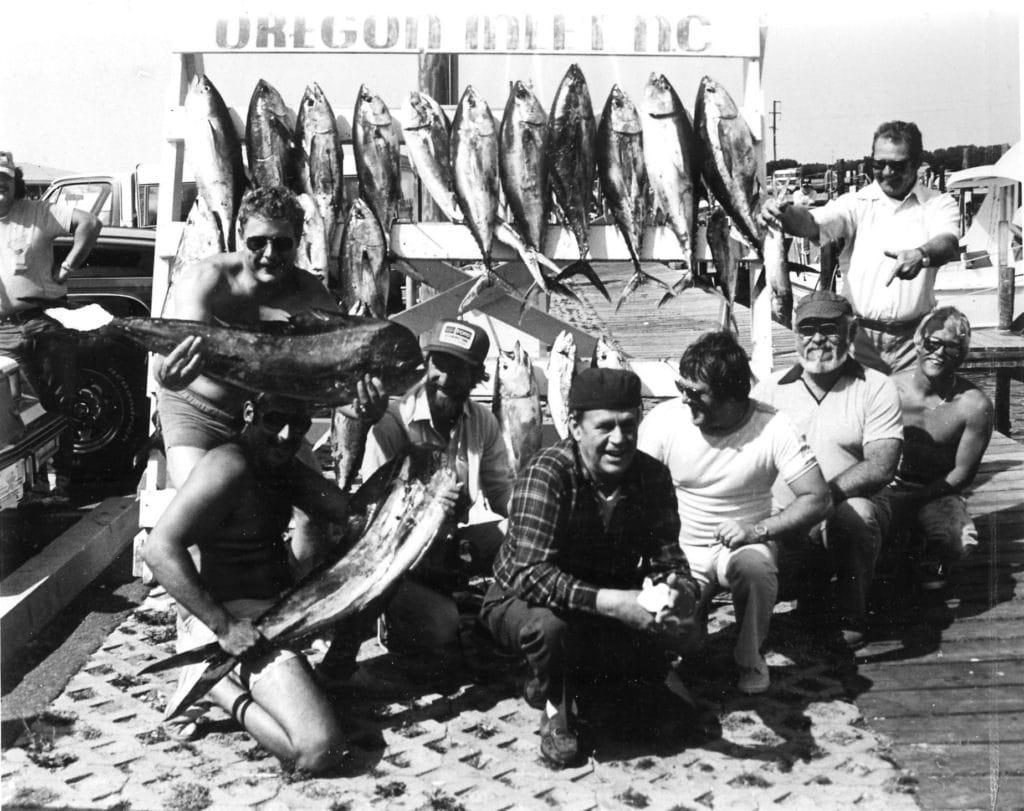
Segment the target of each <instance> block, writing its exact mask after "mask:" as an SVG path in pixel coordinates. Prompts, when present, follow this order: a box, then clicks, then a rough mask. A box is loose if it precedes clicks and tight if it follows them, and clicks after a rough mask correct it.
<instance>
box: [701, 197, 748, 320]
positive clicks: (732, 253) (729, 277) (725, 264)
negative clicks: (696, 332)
mask: <svg viewBox="0 0 1024 811" xmlns="http://www.w3.org/2000/svg"><path fill="white" fill-rule="evenodd" d="M731 232H732V226H731V224H730V223H729V215H728V214H726V213H725V209H722V208H716V209H715V210H714V211H712V212H711V214H710V216H709V217H708V227H707V238H708V248H710V249H711V260H712V262H713V263H714V265H715V271H716V275H717V276H718V288H719V291H720V292H721V294H722V298H724V299H725V308H724V312H723V313H722V324H721V327H722V329H731V330H732V331H733V332H734V333H735V334H737V335H738V334H739V331H740V330H739V325H738V324H737V323H736V315H735V307H736V288H737V286H738V285H739V279H740V254H741V253H742V251H743V245H742V244H741V243H739V242H737V241H736V240H735V239H733V238H732V236H731Z"/></svg>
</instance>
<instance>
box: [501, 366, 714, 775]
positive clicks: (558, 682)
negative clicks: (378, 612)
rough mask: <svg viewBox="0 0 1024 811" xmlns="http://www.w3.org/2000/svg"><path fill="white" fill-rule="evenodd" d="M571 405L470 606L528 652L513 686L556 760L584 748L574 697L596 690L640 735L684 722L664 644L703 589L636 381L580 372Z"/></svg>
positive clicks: (675, 640)
mask: <svg viewBox="0 0 1024 811" xmlns="http://www.w3.org/2000/svg"><path fill="white" fill-rule="evenodd" d="M568 405H569V412H570V418H569V426H570V432H571V436H570V437H568V438H566V439H563V440H561V441H559V442H557V443H556V444H555V445H552V446H550V447H548V448H545V449H543V450H541V451H540V452H539V453H537V454H536V455H534V457H533V459H532V461H531V462H530V464H529V465H528V466H527V467H526V468H525V469H524V470H523V472H522V473H521V474H520V475H519V477H518V478H517V480H516V485H515V489H514V491H513V495H512V507H511V513H510V516H509V529H508V534H507V535H506V538H505V541H504V543H503V544H502V546H501V549H500V551H499V553H498V558H497V560H496V562H495V565H494V575H495V582H494V584H493V585H492V586H491V588H490V590H489V591H488V593H487V596H486V597H485V598H484V605H483V607H482V609H481V620H482V621H483V623H484V624H485V625H486V626H487V627H488V629H489V630H490V631H491V633H492V634H493V635H494V638H495V639H496V640H497V642H498V643H499V644H500V645H501V646H502V647H504V648H507V649H509V650H511V651H514V652H517V653H520V654H522V655H524V656H525V657H526V659H527V662H528V664H529V666H530V669H531V677H530V678H529V680H528V681H527V683H526V687H525V690H524V696H525V698H526V701H527V703H529V704H530V705H531V706H533V707H535V708H537V709H539V710H540V711H541V727H540V733H541V744H540V748H541V753H542V754H543V756H544V757H545V758H546V759H547V760H548V761H549V762H551V763H552V764H554V765H556V766H568V765H572V764H573V763H575V762H577V761H578V760H579V759H580V757H581V756H582V755H583V748H582V747H581V745H580V742H579V738H578V732H579V729H578V725H577V716H576V713H577V709H578V707H577V699H579V700H580V704H581V705H582V706H583V709H584V711H585V710H586V709H587V704H586V703H584V702H585V700H586V699H587V698H590V699H591V700H596V701H601V696H602V694H603V695H604V696H605V698H606V699H610V700H613V701H615V702H622V706H623V708H624V709H625V711H626V712H628V713H630V719H629V720H632V721H634V722H639V723H640V724H642V725H644V726H646V727H648V730H647V732H648V733H649V734H653V732H654V729H653V727H655V726H657V725H659V724H660V723H662V722H669V723H673V722H674V723H679V722H685V721H689V720H692V716H693V713H694V707H693V704H692V700H691V699H690V698H689V695H688V694H687V692H686V688H685V687H683V685H682V683H681V682H680V681H679V679H678V676H677V675H676V674H675V673H674V671H669V670H668V667H667V660H666V658H665V651H666V649H675V648H677V647H678V646H679V645H680V644H681V643H682V642H683V641H684V640H685V639H686V638H687V637H688V635H689V631H690V630H691V629H692V614H693V607H694V605H695V602H696V599H697V597H698V595H699V592H700V589H699V587H698V586H697V583H696V582H695V581H694V579H693V578H692V577H691V576H690V568H689V566H688V565H687V562H686V558H685V557H684V555H683V553H682V551H681V550H680V548H679V517H678V514H677V512H676V500H675V495H674V493H673V489H672V480H671V478H670V476H669V473H668V470H667V469H666V468H665V466H664V465H662V464H661V463H659V462H656V461H655V460H654V459H652V458H651V457H650V456H648V455H647V454H645V453H641V452H639V451H637V426H638V425H639V421H640V408H641V399H640V378H639V377H637V376H636V375H635V374H634V373H633V372H631V371H629V370H626V369H605V368H590V369H585V370H584V371H582V372H581V373H580V374H579V375H577V376H576V378H575V379H574V380H573V384H572V388H571V390H570V392H569V403H568ZM645 576H646V577H648V578H649V582H648V583H647V584H646V585H645V583H644V579H645ZM666 673H668V675H666ZM605 688H606V689H605ZM613 697H614V698H613ZM673 710H675V712H674V711H673ZM625 720H626V719H624V721H625Z"/></svg>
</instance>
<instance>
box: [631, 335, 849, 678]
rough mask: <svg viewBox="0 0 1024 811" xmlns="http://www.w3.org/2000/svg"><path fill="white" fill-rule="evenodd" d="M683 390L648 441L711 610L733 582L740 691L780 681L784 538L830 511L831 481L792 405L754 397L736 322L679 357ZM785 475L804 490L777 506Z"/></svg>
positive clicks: (655, 421) (665, 406)
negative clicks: (785, 407)
mask: <svg viewBox="0 0 1024 811" xmlns="http://www.w3.org/2000/svg"><path fill="white" fill-rule="evenodd" d="M676 387H677V388H678V389H679V391H680V393H681V394H682V395H683V396H682V398H680V399H678V400H668V401H666V402H664V403H662V404H661V405H659V406H657V407H656V408H654V409H653V410H652V411H651V413H650V414H648V415H647V417H646V419H644V422H643V425H642V426H640V449H641V450H644V451H647V453H649V454H650V455H651V456H653V457H654V458H655V459H657V460H658V461H660V462H664V463H665V464H666V465H668V468H669V472H670V474H671V476H672V481H673V482H674V484H675V489H676V498H677V500H678V503H679V519H680V525H681V528H682V530H681V533H680V535H679V543H680V545H681V546H682V549H683V552H684V553H685V554H686V558H687V560H689V562H690V566H692V567H693V573H694V576H695V577H696V578H697V580H698V581H699V582H700V584H701V587H702V594H701V610H702V614H703V612H704V611H705V610H706V608H707V606H708V605H709V604H710V602H711V598H712V597H713V596H714V595H715V594H716V592H718V591H720V590H722V589H728V590H729V591H730V593H731V594H732V598H733V603H734V605H735V608H736V621H737V625H738V626H739V633H738V636H737V640H736V646H735V648H734V651H733V656H734V658H735V660H736V664H737V665H738V666H739V677H738V680H737V685H736V686H737V688H738V689H739V690H740V692H743V693H748V694H754V693H763V692H764V691H766V690H767V689H768V687H769V684H770V676H769V673H768V663H767V662H766V661H765V658H764V655H763V648H764V643H765V640H766V639H767V637H768V628H769V625H770V624H771V617H772V611H773V610H774V607H775V598H776V596H777V593H778V569H777V556H778V542H779V539H780V538H783V537H787V536H788V535H790V534H791V533H798V532H806V531H807V530H809V529H810V528H811V527H812V526H814V525H815V524H816V523H818V522H819V521H821V520H822V519H823V518H824V517H825V515H826V514H827V513H828V508H829V497H828V489H827V488H826V487H825V482H824V480H823V479H822V477H821V471H820V470H819V469H818V464H817V462H816V461H815V459H814V454H812V453H811V451H810V449H809V448H808V447H807V443H806V442H804V440H803V437H801V436H800V433H799V432H798V431H797V430H796V428H795V427H794V426H793V424H792V422H791V421H790V420H789V419H788V418H787V417H786V416H785V415H783V414H780V413H778V412H777V411H776V410H775V409H773V408H771V407H770V406H767V405H765V404H764V403H760V402H758V401H757V400H754V399H752V398H751V397H750V367H749V364H748V362H747V355H746V353H745V352H744V351H743V347H741V346H740V345H739V343H738V342H737V341H736V337H735V336H734V335H733V334H732V333H731V332H728V331H724V330H723V331H721V332H708V333H705V334H704V335H702V336H701V337H700V338H698V339H697V340H696V341H694V342H693V343H692V344H690V346H688V347H687V348H686V351H684V352H683V356H682V358H680V360H679V380H678V381H677V383H676ZM779 478H781V479H782V480H783V481H785V482H786V484H788V485H789V487H790V489H791V490H792V491H793V494H794V495H795V496H796V498H795V499H794V500H793V503H792V504H790V505H789V506H787V507H786V509H784V510H782V511H780V512H776V513H773V512H772V486H773V485H774V484H775V481H776V480H777V479H779Z"/></svg>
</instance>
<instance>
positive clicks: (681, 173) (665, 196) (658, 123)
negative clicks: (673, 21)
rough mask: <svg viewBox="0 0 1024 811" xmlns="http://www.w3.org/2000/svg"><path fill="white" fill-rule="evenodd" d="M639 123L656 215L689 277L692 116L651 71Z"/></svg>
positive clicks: (693, 266) (692, 267)
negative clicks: (683, 260) (674, 241)
mask: <svg viewBox="0 0 1024 811" xmlns="http://www.w3.org/2000/svg"><path fill="white" fill-rule="evenodd" d="M641 122H642V124H643V131H644V156H645V157H646V158H647V176H648V178H649V179H650V183H651V192H652V193H653V196H654V208H655V216H656V217H657V218H658V219H659V220H660V219H661V218H664V221H665V223H666V224H667V225H668V227H669V228H671V229H672V233H674V234H675V235H676V239H677V240H679V245H680V247H682V249H683V251H685V253H686V256H687V257H688V261H687V264H688V266H689V274H687V278H689V277H692V276H693V274H694V273H696V271H697V262H696V258H695V256H696V253H695V252H696V248H697V244H696V243H697V197H698V195H699V193H700V182H699V178H700V172H699V169H698V167H697V158H696V154H697V139H696V136H695V134H694V131H693V124H692V122H691V120H690V114H689V113H688V112H687V110H686V108H685V107H684V106H683V103H682V102H681V101H680V100H679V96H678V95H677V94H676V91H675V89H674V88H673V87H672V85H671V83H670V82H669V81H668V79H666V78H665V77H664V76H661V75H658V74H655V73H652V74H651V75H650V77H649V78H648V80H647V84H646V86H645V87H644V102H643V116H642V118H641ZM682 286H685V285H680V286H677V291H678V289H679V288H681V287H682Z"/></svg>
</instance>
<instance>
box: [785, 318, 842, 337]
mask: <svg viewBox="0 0 1024 811" xmlns="http://www.w3.org/2000/svg"><path fill="white" fill-rule="evenodd" d="M796 331H797V334H798V335H799V336H800V337H801V338H813V337H814V336H815V335H819V334H820V335H822V336H823V337H825V338H838V337H839V333H840V326H839V324H837V323H835V322H834V321H826V322H825V323H823V324H800V325H799V326H798V327H797V328H796Z"/></svg>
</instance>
